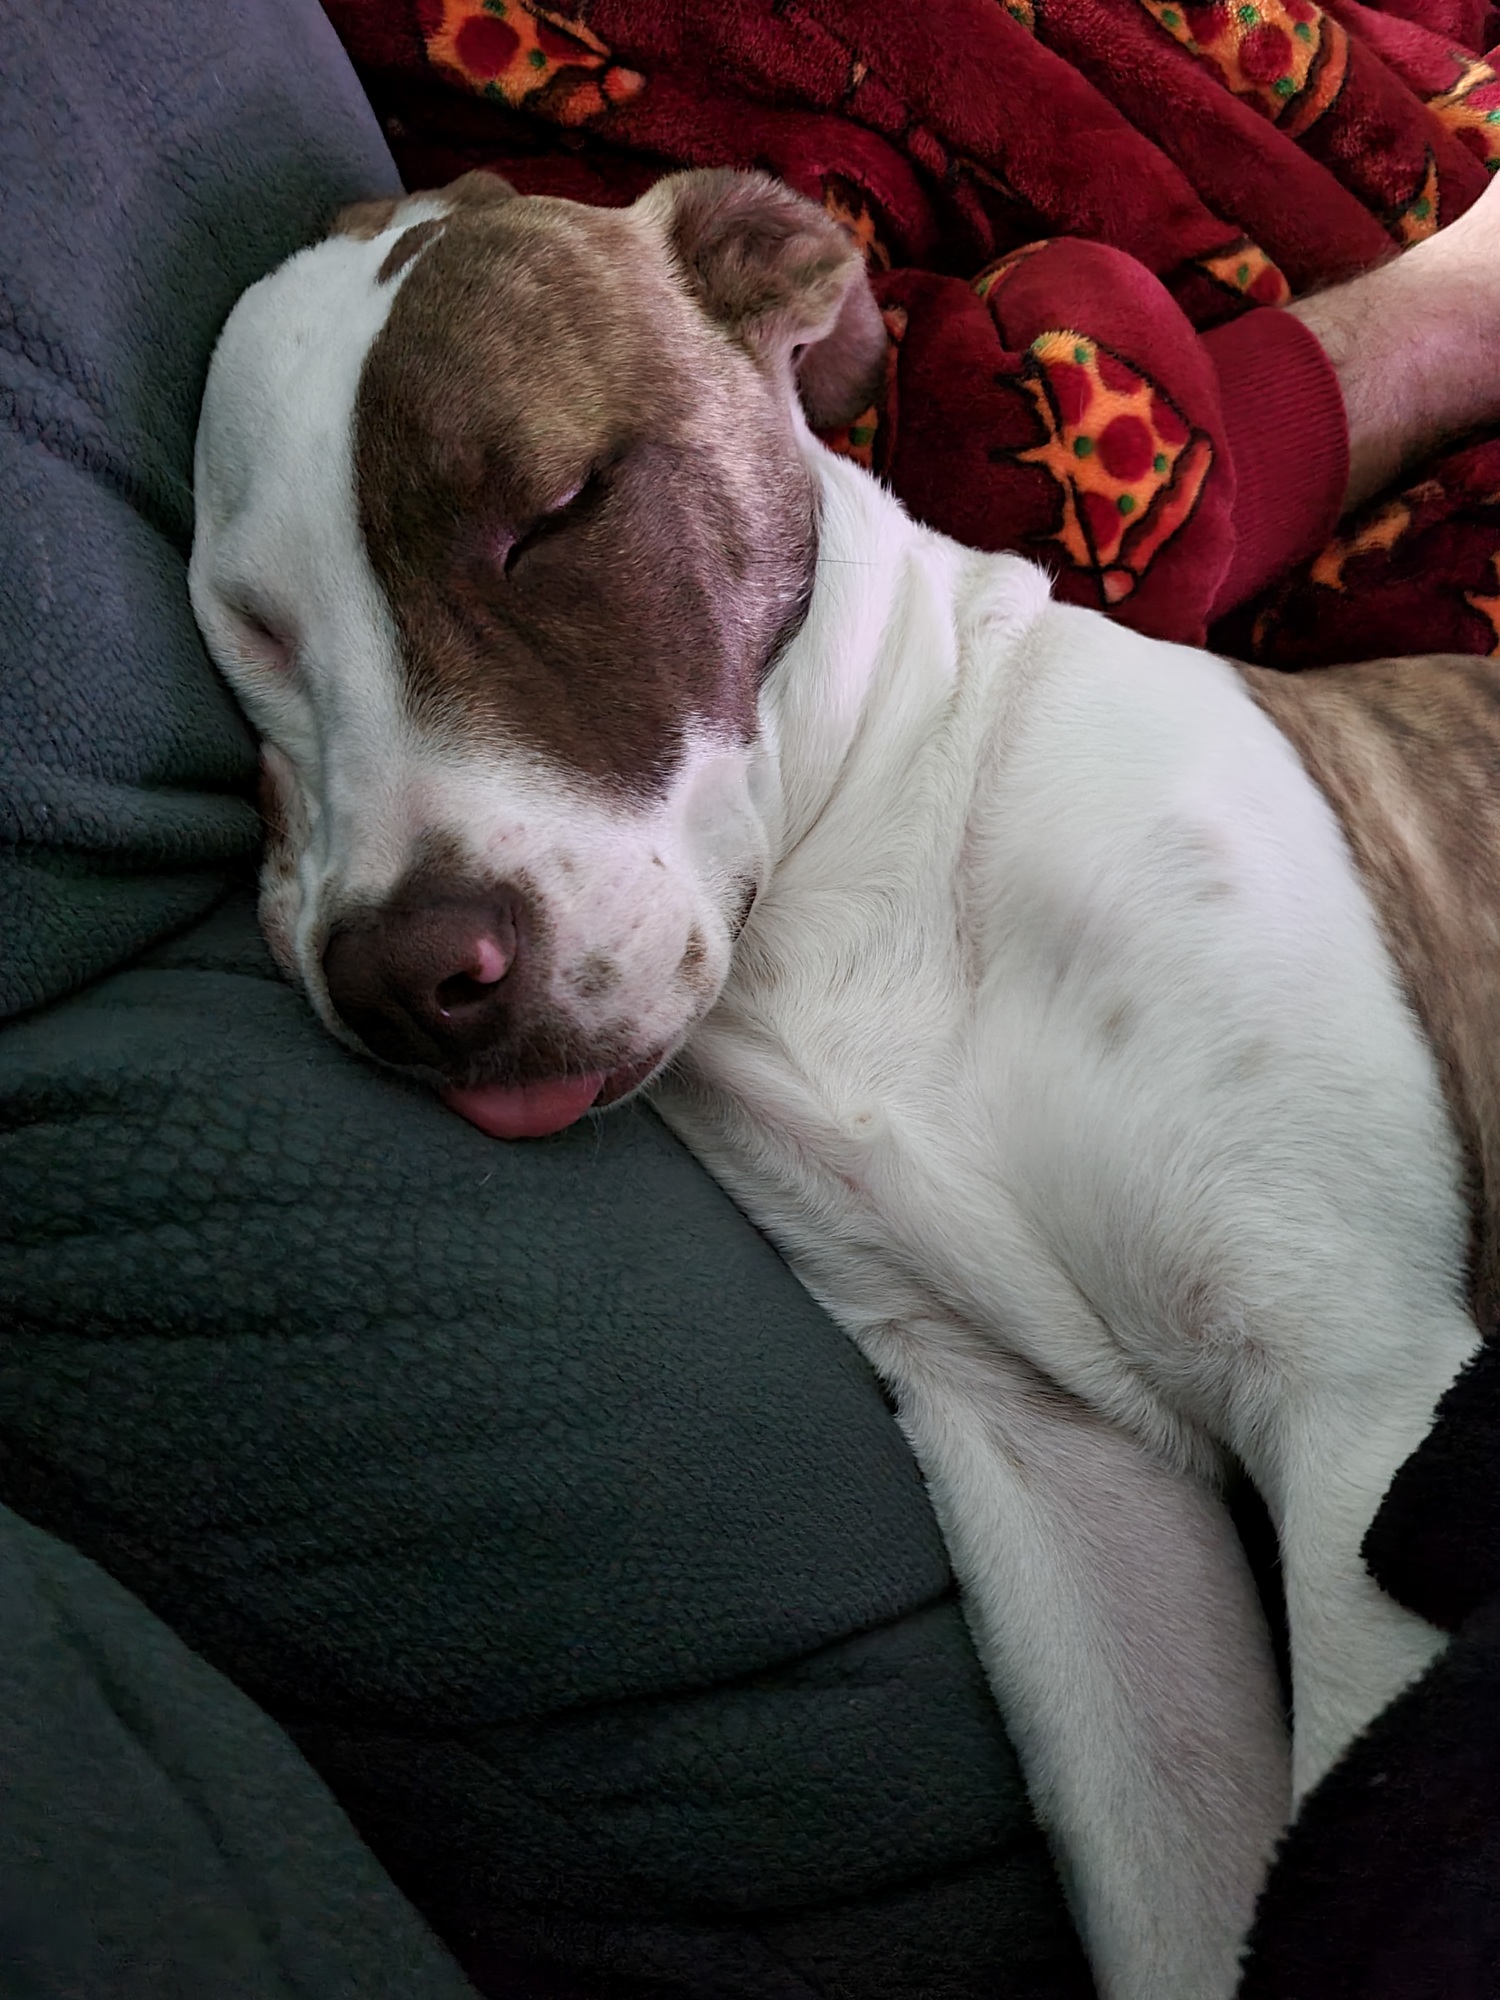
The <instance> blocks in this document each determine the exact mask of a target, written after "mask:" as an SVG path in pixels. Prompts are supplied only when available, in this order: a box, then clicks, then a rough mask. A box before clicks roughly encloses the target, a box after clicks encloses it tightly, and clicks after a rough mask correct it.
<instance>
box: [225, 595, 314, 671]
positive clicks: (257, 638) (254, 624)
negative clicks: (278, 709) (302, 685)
mask: <svg viewBox="0 0 1500 2000" xmlns="http://www.w3.org/2000/svg"><path fill="white" fill-rule="evenodd" d="M229 615H230V618H231V621H232V624H233V631H234V638H235V642H236V646H237V649H238V651H239V653H240V656H241V658H242V660H243V661H244V663H245V665H246V666H250V667H264V668H266V669H268V670H270V671H271V672H273V673H279V674H284V673H289V672H290V671H291V669H292V667H293V666H294V665H295V663H296V658H297V642H296V640H295V639H293V638H292V637H291V636H290V634H289V633H288V632H287V631H286V630H285V629H284V628H283V627H282V626H281V625H280V624H279V623H276V622H273V621H272V620H270V619H268V618H266V617H265V616H264V615H263V614H262V613H261V612H260V611H258V610H255V609H252V608H251V607H250V606H248V605H243V604H237V605H232V606H230V608H229Z"/></svg>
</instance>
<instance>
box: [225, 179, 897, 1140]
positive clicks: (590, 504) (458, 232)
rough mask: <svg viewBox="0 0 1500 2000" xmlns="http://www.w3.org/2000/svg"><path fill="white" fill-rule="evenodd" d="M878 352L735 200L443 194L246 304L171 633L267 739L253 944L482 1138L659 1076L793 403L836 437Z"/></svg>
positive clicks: (689, 980) (727, 841) (748, 824)
mask: <svg viewBox="0 0 1500 2000" xmlns="http://www.w3.org/2000/svg"><path fill="white" fill-rule="evenodd" d="M883 347H884V336H883V332H882V328H881V323H880V318H879V314H878V313H877V311H876V309H875V305H874V302H873V300H872V298H871V296H870V293H869V291H868V289H867V287H866V285H865V282H864V277H863V271H862V267H861V265H860V262H859V258H858V254H857V252H856V250H855V248H854V246H853V244H852V243H851V242H850V240H849V239H848V238H847V237H846V236H845V234H844V233H843V232H842V231H841V230H840V229H839V228H838V227H837V226H836V225H835V224H834V223H833V222H832V221H830V220H829V219H828V218H827V217H826V216H825V215H824V214H823V212H822V210H820V209H819V208H817V207H816V206H814V205H813V204H812V203H810V202H807V201H804V200H802V199H801V198H800V197H798V196H796V195H793V194H791V193H789V192H788V191H787V190H786V189H785V188H783V187H780V186H778V185H777V183H775V182H774V181H771V180H769V179H767V178H766V177H764V176H762V175H753V174H731V173H697V174H684V175H678V176H675V177H673V178H671V179H668V180H665V181H663V182H661V183H659V184H658V185H657V186H656V187H655V188H653V189H652V190H651V192H650V193H649V194H647V195H645V196H644V197H643V198H642V199H641V200H640V201H638V202H636V204H635V205H634V206H633V207H631V208H628V209H620V210H608V209H592V208H584V207H580V206H577V205H575V204H573V203H570V202H564V201H554V200H548V199H542V198H523V197H520V196H517V195H515V194H514V193H513V192H512V190H511V189H509V188H508V187H507V186H506V185H505V183H504V182H502V181H499V180H496V179H494V178H493V177H491V176H488V175H480V174H472V175H467V176H466V177H465V178H464V179H463V180H462V181H459V182H457V183H455V185H454V186H453V187H451V188H448V189H446V190H444V191H443V192H441V193H439V194H434V195H422V196H416V197H412V198H409V199H407V200H405V201H402V202H398V203H379V204H368V205H366V206H364V207H361V208H358V209H354V210H350V211H348V212H347V213H346V214H345V215H344V216H342V217H341V218H340V219H339V222H338V224H337V225H336V227H335V230H334V233H333V234H332V235H331V236H330V237H329V238H328V239H327V240H326V241H325V242H322V243H320V244H318V245H316V246H315V247H314V248H312V249H310V250H306V251H303V252H302V253H301V254H300V255H298V256H296V257H294V258H292V259H291V261H290V262H289V263H287V264H285V265H283V266H282V267H281V269H280V270H278V271H276V272H274V273H273V274H272V275H271V276H270V277H268V278H266V279H264V280H263V281H262V282H261V283H260V284H258V285H256V286H255V287H254V288H253V289H252V290H251V291H249V292H248V293H247V294H246V295H245V297H244V298H243V299H242V300H241V301H240V303H239V304H238V305H237V306H236V308H235V310H234V312H233V313H232V314H231V316H230V319H229V322H228V324H227V326H226V327H225V329H224V333H223V336H222V338H221V340H220V343H219V347H218V349H217V351H216V353H215V355H214V359H213V364H212V368H211V370H210V374H209V381H208V388H207V393H206V396H205V400H204V407H203V417H202V423H201V426H200V429H199V435H198V455H197V470H196V487H197V493H196V498H197V510H198V527H197V537H196V540H195V543H194V548H193V556H192V567H191V586H192V596H193V605H194V609H195V611H196V613H197V616H198V620H199V623H200V624H201V626H202V628H203V631H204V633H205V636H206V638H207V641H208V644H209V647H210V650H211V651H212V653H213V655H214V658H215V660H216V661H217V662H218V664H219V666H220V668H221V669H222V671H223V672H224V674H225V675H226V676H227V678H228V680H229V681H230V683H231V685H232V686H233V688H234V689H235V691H236V693H237V694H238V696H239V698H240V700H241V702H242V704H243V706H244V708H245V709H246V711H247V713H248V714H249V716H250V719H251V721H252V723H253V724H254V725H255V727H256V728H257V730H258V731H259V733H260V735H261V737H262V739H263V743H264V760H263V768H264V773H265V784H266V802H267V813H266V817H267V823H268V827H269V829H270V842H269V848H268V854H267V860H266V865H265V874H264V878H263V884H262V904H261V911H262V920H263V923H264V925H265V929H266V932H267V935H268V937H269V939H270V942H271V945H272V948H273V950H274V951H275V953H276V956H277V958H278V960H279V962H280V963H281V965H282V967H283V968H284V969H285V970H286V971H287V972H288V974H289V975H290V976H292V977H293V978H294V979H296V980H298V981H300V982H301V984H302V985H303V986H304V987H305V988H306V990H307V992H308V994H309V996H310V998H311V1000H312V1002H313V1005H314V1006H315V1007H316V1008H317V1010H318V1012H319V1013H320V1014H321V1016H322V1017H323V1019H324V1020H325V1021H326V1022H327V1024H328V1025H329V1027H330V1028H332V1029H333V1030H334V1032H335V1033H337V1034H339V1035H340V1036H341V1037H342V1038H343V1039H345V1040H346V1041H349V1042H351V1043H352V1044H353V1045H355V1046H356V1047H359V1048H362V1049H364V1050H366V1051H368V1052H369V1053H370V1054H372V1055H374V1056H376V1057H378V1058H380V1059H381V1060H383V1061H385V1062H387V1063H392V1064H395V1065H397V1066H399V1067H401V1068H403V1069H407V1070H410V1071H412V1072H413V1073H415V1074H418V1075H421V1076H424V1077H426V1078H427V1079H428V1080H429V1081H431V1082H434V1083H436V1084H438V1085H439V1086H440V1087H442V1088H443V1089H444V1091H445V1094H446V1095H447V1096H448V1099H449V1101H450V1102H451V1103H452V1104H453V1105H454V1106H455V1108H457V1109H459V1110H461V1111H463V1112H465V1114H466V1115H468V1116H470V1117H472V1118H474V1119H475V1121H476V1122H478V1123H480V1124H482V1125H484V1126H485V1127H486V1129H488V1130H491V1131H494V1132H497V1133H500V1134H503V1135H506V1136H512V1135H521V1134H525V1133H532V1132H539V1131H544V1130H554V1129H556V1128H557V1127H558V1126H560V1125H562V1124H566V1123H568V1122H570V1121H571V1119H572V1118H574V1117H577V1116H579V1115H581V1113H582V1111H583V1110H584V1109H585V1108H587V1107H588V1106H589V1105H590V1104H594V1103H601V1104H602V1103H607V1102H612V1101H615V1100H618V1099H619V1098H621V1097H623V1096H625V1095H626V1094H628V1093H629V1092H630V1091H631V1090H633V1089H634V1088H636V1087H637V1086H638V1085H639V1084H640V1083H641V1082H643V1081H644V1080H645V1079H646V1078H647V1077H648V1076H650V1075H651V1074H652V1073H653V1072H654V1071H655V1069H656V1068H657V1067H658V1066H659V1065H660V1064H661V1063H662V1062H663V1061H664V1060H666V1059H667V1058H668V1057H669V1056H670V1055H671V1053H672V1052H673V1051H674V1050H675V1049H676V1048H677V1047H679V1046H680V1044H681V1042H682V1041H683V1039H684V1037H685V1036H686V1035H687V1033H688V1031H689V1030H690V1029H691V1027H692V1026H693V1024H694V1023H695V1022H696V1021H697V1020H698V1018H699V1017H700V1016H701V1015H702V1014H703V1013H704V1012H705V1010H706V1009H707V1008H708V1007H709V1006H710V1005H711V1004H712V1003H713V1000H714V998H715V997H716V995H717V993H718V992H719V989H720V987H721V986H722V983H723V981H724V978H725V976H726V973H727V970H728V965H729V956H730V951H731V948H732V945H733V941H734V937H735V934H736V929H737V926H738V925H739V924H740V923H741V922H742V921H743V917H744V913H745V911H746V909H747V907H748V905H749V902H750V900H751V899H752V898H753V896H754V893H755V890H756V888H757V886H758V884H759V881H760V879H761V875H762V873H763V870H764V867H765V858H766V857H765V844H764V835H763V831H762V828H761V825H760V822H759V821H758V818H757V814H756V811H755V803H754V799H753V797H752V789H753V787H752V783H751V777H752V767H753V761H754V752H755V741H756V730H757V701H758V693H759V689H760V686H761V683H762V681H763V679H764V677H765V675H766V673H767V671H768V669H769V667H770V666H771V664H772V663H773V662H774V660H775V659H776V657H777V654H778V652H779V650H780V649H781V648H782V647H783V646H784V645H785V644H786V643H787V641H788V639H789V638H790V636H791V635H792V634H793V633H794V632H795V630H796V629H797V627H798V625H799V623H800V622H801V620H802V617H803V615H804V612H805V609H806V605H807V601H808V596H809V592H810V589H811V585H812V578H813V570H814V565H815V561H816V534H817V521H816V508H815V504H814V482H813V476H812V472H811V469H810V464H809V458H808V444H807V432H806V428H805V426H804V424H803V422H802V419H801V416H800V414H799V410H798V390H799V387H800V391H801V397H802V401H803V403H804V404H806V406H807V408H808V414H809V415H810V416H811V417H812V418H813V420H814V421H815V422H819V423H832V422H838V421H842V420H845V419H847V418H848V417H849V416H852V415H854V414H855V413H856V412H857V411H858V410H859V409H860V408H861V407H862V406H863V404H864V403H865V402H866V401H867V400H868V397H869V394H870V391H871V387H872V379H873V377H874V375H875V373H876V371H877V370H878V367H879V363H880V357H881V354H882V352H883Z"/></svg>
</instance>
